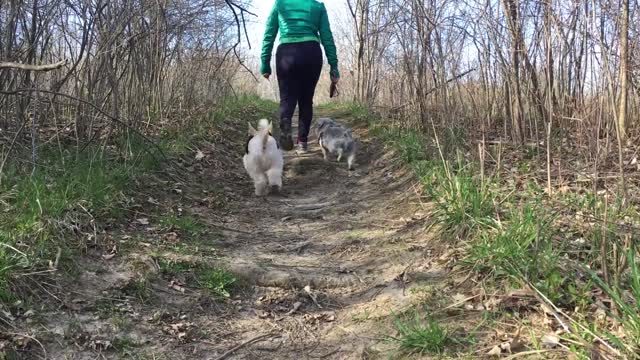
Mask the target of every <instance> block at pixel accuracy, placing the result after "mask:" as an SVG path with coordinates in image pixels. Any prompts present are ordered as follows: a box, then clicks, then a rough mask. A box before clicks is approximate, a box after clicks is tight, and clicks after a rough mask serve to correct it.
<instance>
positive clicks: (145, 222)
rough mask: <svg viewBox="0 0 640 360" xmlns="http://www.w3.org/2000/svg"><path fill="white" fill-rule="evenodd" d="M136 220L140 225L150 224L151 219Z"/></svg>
mask: <svg viewBox="0 0 640 360" xmlns="http://www.w3.org/2000/svg"><path fill="white" fill-rule="evenodd" d="M136 221H137V222H138V224H140V225H149V219H147V218H140V219H136Z"/></svg>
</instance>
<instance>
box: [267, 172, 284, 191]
mask: <svg viewBox="0 0 640 360" xmlns="http://www.w3.org/2000/svg"><path fill="white" fill-rule="evenodd" d="M267 179H268V180H269V186H271V190H273V191H278V192H279V191H280V190H282V170H280V169H278V168H272V169H269V170H267Z"/></svg>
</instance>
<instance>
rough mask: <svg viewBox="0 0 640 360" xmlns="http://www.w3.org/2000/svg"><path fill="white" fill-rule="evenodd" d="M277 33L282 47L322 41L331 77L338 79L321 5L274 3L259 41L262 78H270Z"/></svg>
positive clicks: (312, 1)
mask: <svg viewBox="0 0 640 360" xmlns="http://www.w3.org/2000/svg"><path fill="white" fill-rule="evenodd" d="M278 30H280V43H281V44H287V43H296V42H305V41H321V42H322V46H323V47H324V52H325V54H326V55H327V61H328V62H329V65H330V66H331V75H333V76H335V77H340V72H339V71H338V56H337V54H336V45H335V44H334V42H333V34H332V33H331V27H330V25H329V16H328V15H327V9H325V7H324V4H323V3H321V2H318V1H316V0H275V4H274V5H273V9H272V10H271V14H269V18H268V19H267V28H266V30H265V32H264V40H263V41H262V55H261V58H262V66H261V67H260V73H261V74H271V52H272V51H273V43H274V42H275V40H276V35H277V34H278Z"/></svg>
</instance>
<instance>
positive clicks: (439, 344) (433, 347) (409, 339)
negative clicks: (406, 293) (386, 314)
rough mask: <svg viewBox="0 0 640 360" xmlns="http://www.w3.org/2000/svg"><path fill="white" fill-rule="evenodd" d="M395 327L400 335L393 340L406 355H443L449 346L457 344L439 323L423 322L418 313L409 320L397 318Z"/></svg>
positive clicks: (433, 321)
mask: <svg viewBox="0 0 640 360" xmlns="http://www.w3.org/2000/svg"><path fill="white" fill-rule="evenodd" d="M394 325H395V329H396V331H397V333H398V335H397V336H396V337H394V338H393V340H394V341H395V342H397V343H398V347H399V349H400V350H401V351H403V352H405V353H419V354H424V353H431V354H443V353H444V352H445V350H446V348H447V346H449V345H451V344H453V343H455V341H454V340H453V338H452V337H451V336H450V335H449V334H448V333H447V331H446V330H445V329H443V328H442V326H440V324H438V322H437V321H435V320H433V319H427V320H424V321H423V320H422V319H421V318H420V316H419V315H418V313H417V312H416V313H415V315H414V316H413V317H410V318H408V319H400V318H396V319H395V321H394Z"/></svg>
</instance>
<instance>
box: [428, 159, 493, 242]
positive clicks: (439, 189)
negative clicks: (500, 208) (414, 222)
mask: <svg viewBox="0 0 640 360" xmlns="http://www.w3.org/2000/svg"><path fill="white" fill-rule="evenodd" d="M420 172H421V176H420V178H421V180H422V183H423V184H424V189H425V192H426V193H427V194H428V196H429V197H430V198H431V199H433V200H434V202H435V204H436V208H435V211H434V213H435V215H436V216H437V217H438V219H439V220H440V221H441V223H442V224H443V227H444V230H445V231H447V232H448V233H449V234H452V235H455V236H457V237H462V236H464V235H466V234H473V233H474V232H475V231H478V230H480V229H482V228H488V227H491V226H493V225H494V223H495V216H496V209H495V207H494V204H495V196H494V194H495V193H494V192H493V191H491V189H489V187H488V185H487V183H482V182H481V181H480V180H479V179H477V178H476V177H474V176H473V175H472V174H471V171H470V170H469V169H468V168H463V169H461V170H459V171H458V172H454V170H453V169H452V168H451V166H450V165H449V164H448V163H444V164H442V165H436V166H433V167H431V171H425V170H420ZM422 172H424V174H422Z"/></svg>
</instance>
